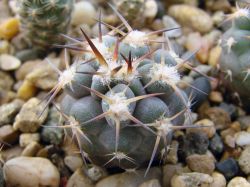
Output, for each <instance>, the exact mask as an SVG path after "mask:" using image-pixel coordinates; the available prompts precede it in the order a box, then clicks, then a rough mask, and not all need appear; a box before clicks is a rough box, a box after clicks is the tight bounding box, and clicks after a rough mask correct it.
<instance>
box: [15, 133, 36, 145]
mask: <svg viewBox="0 0 250 187" xmlns="http://www.w3.org/2000/svg"><path fill="white" fill-rule="evenodd" d="M39 141H40V134H39V133H22V134H21V135H20V137H19V145H20V147H26V146H27V145H28V144H30V143H31V142H39Z"/></svg>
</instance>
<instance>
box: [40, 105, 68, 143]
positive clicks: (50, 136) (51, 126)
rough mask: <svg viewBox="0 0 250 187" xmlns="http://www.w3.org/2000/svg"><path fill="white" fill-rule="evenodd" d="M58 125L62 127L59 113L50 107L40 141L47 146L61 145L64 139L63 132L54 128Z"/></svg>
mask: <svg viewBox="0 0 250 187" xmlns="http://www.w3.org/2000/svg"><path fill="white" fill-rule="evenodd" d="M59 125H62V124H61V123H60V113H59V112H58V111H57V110H56V109H55V107H52V108H51V109H50V110H49V114H48V118H47V120H46V122H45V123H44V127H43V128H42V132H41V137H42V140H43V141H44V142H46V143H49V144H54V145H59V144H61V143H62V141H63V137H64V131H63V129H62V128H55V127H56V126H59Z"/></svg>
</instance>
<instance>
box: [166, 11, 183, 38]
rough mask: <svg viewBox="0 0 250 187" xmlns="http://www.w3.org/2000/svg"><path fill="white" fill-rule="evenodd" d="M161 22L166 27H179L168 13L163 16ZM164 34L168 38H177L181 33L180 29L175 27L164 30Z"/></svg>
mask: <svg viewBox="0 0 250 187" xmlns="http://www.w3.org/2000/svg"><path fill="white" fill-rule="evenodd" d="M162 23H163V25H164V28H166V29H172V28H180V27H181V26H180V24H179V23H177V22H176V21H175V20H174V18H172V17H170V16H168V15H165V16H163V18H162ZM166 34H167V36H168V37H169V38H178V37H180V36H181V35H182V31H181V29H175V30H172V31H168V32H166Z"/></svg>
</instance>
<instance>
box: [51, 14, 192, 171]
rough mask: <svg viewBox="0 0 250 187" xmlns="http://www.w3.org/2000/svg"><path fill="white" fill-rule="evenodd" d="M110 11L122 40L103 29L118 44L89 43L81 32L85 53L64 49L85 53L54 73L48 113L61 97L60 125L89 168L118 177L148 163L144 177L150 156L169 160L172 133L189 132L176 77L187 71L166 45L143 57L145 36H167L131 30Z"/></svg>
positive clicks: (184, 97) (147, 40)
mask: <svg viewBox="0 0 250 187" xmlns="http://www.w3.org/2000/svg"><path fill="white" fill-rule="evenodd" d="M114 11H115V12H116V13H117V15H118V16H119V17H120V18H121V20H122V21H123V24H124V25H125V26H126V27H127V30H128V32H127V33H125V32H124V31H121V30H119V29H117V28H115V27H112V26H109V27H110V28H111V29H113V30H112V31H111V33H113V34H114V33H117V34H120V35H121V37H118V36H116V34H115V35H113V36H111V35H110V34H111V33H110V34H109V35H106V36H102V35H101V34H100V35H99V37H98V38H94V39H90V38H89V37H88V36H87V35H86V33H85V32H84V30H82V33H83V36H84V38H85V39H86V41H84V42H82V41H81V42H79V43H81V44H84V45H85V48H84V49H82V48H77V47H73V48H72V45H66V46H65V47H66V48H70V49H76V50H80V51H81V50H82V51H85V52H86V51H87V52H89V53H85V54H84V57H85V61H79V62H78V61H76V62H75V63H73V64H72V65H71V66H69V65H66V67H67V69H66V70H65V71H63V72H59V74H60V76H59V82H58V84H57V86H56V87H55V88H54V89H53V90H52V91H51V92H50V94H51V96H50V97H49V99H48V101H47V105H48V104H49V103H50V101H51V100H52V99H53V98H54V97H55V95H56V94H57V93H58V92H59V91H60V90H61V89H63V90H64V93H65V96H64V98H63V99H62V101H61V106H60V109H58V110H59V111H60V112H61V113H62V115H63V116H64V118H65V119H66V124H65V126H63V127H64V128H66V129H67V128H70V129H71V135H72V136H73V137H75V139H76V141H77V142H78V145H79V148H80V151H81V153H82V155H83V157H86V158H87V159H88V160H89V161H91V162H93V163H95V164H97V165H105V166H106V167H117V166H118V167H121V168H123V169H132V168H138V167H142V166H145V165H147V164H148V163H149V164H148V169H149V167H150V166H151V164H152V162H153V160H154V158H155V157H156V156H159V155H161V154H160V153H167V151H168V148H169V143H170V140H171V136H172V132H173V131H174V130H177V129H183V128H188V127H193V126H192V125H191V124H190V120H191V117H190V114H191V111H190V107H191V102H190V98H189V96H187V94H186V93H185V92H184V91H183V90H181V89H180V88H179V87H178V83H179V82H181V81H182V80H181V74H180V72H179V70H180V69H181V68H183V67H184V66H185V67H187V68H189V69H193V68H192V67H191V66H190V65H189V62H188V61H187V60H185V59H184V60H183V59H181V58H179V57H178V56H177V55H176V54H175V52H174V51H173V50H172V48H171V45H170V42H169V40H168V39H167V38H166V37H163V38H162V39H164V40H165V41H166V43H165V44H163V45H162V48H161V49H157V50H153V49H149V47H148V46H149V44H150V42H151V41H150V36H151V35H153V34H159V33H162V32H165V31H166V30H161V31H155V32H152V33H144V32H141V31H136V30H133V29H132V28H131V27H130V25H129V24H128V23H127V22H126V21H125V19H124V18H123V17H122V16H121V15H120V14H119V13H118V12H117V11H116V10H115V9H114ZM99 23H101V21H99ZM103 24H104V23H103ZM99 28H101V27H99ZM100 33H101V31H100ZM138 33H139V34H138ZM138 35H139V36H140V37H136V36H138ZM127 37H129V38H127ZM131 38H134V39H136V40H132V39H131ZM72 41H75V42H77V41H76V40H73V39H72ZM165 45H166V46H165ZM66 62H67V60H66ZM57 71H59V70H57ZM184 123H185V126H183V125H184ZM147 171H148V170H147Z"/></svg>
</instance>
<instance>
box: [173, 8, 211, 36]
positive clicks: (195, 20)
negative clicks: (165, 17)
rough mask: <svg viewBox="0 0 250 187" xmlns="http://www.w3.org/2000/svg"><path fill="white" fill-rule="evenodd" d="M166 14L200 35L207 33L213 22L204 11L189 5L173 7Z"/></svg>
mask: <svg viewBox="0 0 250 187" xmlns="http://www.w3.org/2000/svg"><path fill="white" fill-rule="evenodd" d="M168 14H169V15H170V16H172V17H174V18H175V19H176V20H177V21H178V22H179V23H181V24H182V25H186V26H189V27H191V28H193V29H194V30H195V31H198V32H200V33H207V32H209V31H210V30H212V28H213V20H212V18H211V17H210V16H209V14H207V13H206V12H205V11H203V10H201V9H199V8H197V7H194V6H190V5H174V6H171V7H170V8H169V9H168Z"/></svg>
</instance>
